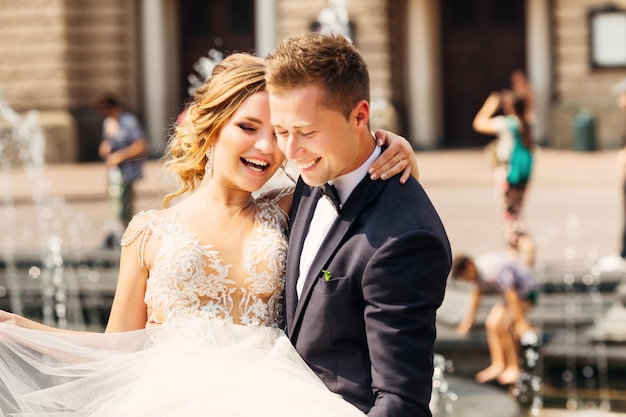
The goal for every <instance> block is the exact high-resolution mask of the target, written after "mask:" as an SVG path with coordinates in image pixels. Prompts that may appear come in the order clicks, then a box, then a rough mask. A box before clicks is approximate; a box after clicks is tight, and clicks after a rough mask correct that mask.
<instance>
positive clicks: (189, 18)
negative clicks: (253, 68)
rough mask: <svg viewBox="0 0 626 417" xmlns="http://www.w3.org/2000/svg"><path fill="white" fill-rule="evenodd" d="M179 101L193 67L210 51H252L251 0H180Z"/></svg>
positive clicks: (252, 12)
mask: <svg viewBox="0 0 626 417" xmlns="http://www.w3.org/2000/svg"><path fill="white" fill-rule="evenodd" d="M178 5H179V6H178V7H179V13H178V15H179V16H180V22H179V27H180V40H181V45H180V51H181V80H180V82H181V87H182V88H181V89H180V91H181V94H182V95H183V96H182V97H181V100H183V101H184V100H186V99H187V97H188V95H187V90H188V87H189V81H188V80H187V77H188V76H189V74H192V73H196V71H195V70H194V68H193V65H194V64H195V63H196V62H197V61H198V59H199V58H200V57H202V56H207V55H208V53H209V50H210V49H216V50H218V51H220V52H222V53H223V54H224V55H225V56H228V55H229V54H231V53H233V52H251V53H252V52H254V45H255V38H254V32H255V28H254V0H220V1H215V0H179V1H178Z"/></svg>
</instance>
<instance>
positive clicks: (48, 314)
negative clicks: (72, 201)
mask: <svg viewBox="0 0 626 417" xmlns="http://www.w3.org/2000/svg"><path fill="white" fill-rule="evenodd" d="M44 151H45V136H44V133H43V131H42V129H41V126H40V124H39V119H38V113H37V112H35V111H30V112H28V113H26V114H25V115H24V116H21V115H20V114H18V113H17V112H15V111H14V110H13V109H12V108H11V107H10V106H9V104H8V103H7V102H6V100H4V99H2V98H0V185H1V187H0V190H1V191H0V192H1V193H2V205H1V206H0V213H1V215H0V225H1V228H2V231H3V233H2V234H3V236H2V237H3V240H2V262H3V264H4V265H3V266H4V271H5V272H4V282H5V285H6V286H1V287H0V299H2V298H6V297H8V303H7V305H6V306H3V308H6V309H8V310H10V311H12V312H15V313H17V314H20V315H24V316H27V317H33V318H35V319H38V320H40V321H42V322H43V323H45V324H48V325H52V326H55V327H60V328H68V327H71V328H76V329H83V328H85V321H84V318H83V311H82V306H81V302H80V294H79V283H78V278H79V277H80V276H83V275H85V276H92V277H93V274H92V273H91V269H90V268H89V267H87V266H86V265H81V266H80V267H79V268H78V269H76V268H74V266H73V265H74V264H75V263H77V262H78V263H80V262H81V261H82V259H83V242H82V238H81V235H82V232H84V230H85V228H86V225H85V224H84V222H83V223H81V221H82V218H81V217H80V216H76V215H74V214H73V213H71V210H70V209H69V207H68V206H67V204H65V201H64V200H63V199H62V198H60V197H58V196H55V195H53V194H52V193H51V190H50V183H49V181H48V179H47V177H46V173H45V161H44ZM16 169H22V170H23V171H24V173H25V176H26V179H27V181H28V184H29V190H30V198H31V199H32V203H33V205H34V208H35V214H34V219H33V223H32V224H18V222H17V217H16V213H17V203H16V202H15V201H14V198H13V196H14V192H13V191H14V190H13V189H12V184H11V173H12V172H13V170H16ZM33 228H34V229H33ZM33 241H36V242H37V247H38V251H37V253H34V254H33V253H22V254H20V253H19V252H18V250H19V248H20V247H21V246H22V244H23V243H28V246H29V247H30V246H32V242H33ZM68 258H71V259H72V261H73V262H72V263H68V262H67V259H68ZM26 300H27V301H28V302H26ZM33 305H40V306H41V310H40V311H36V310H34V309H33V307H32V306H33Z"/></svg>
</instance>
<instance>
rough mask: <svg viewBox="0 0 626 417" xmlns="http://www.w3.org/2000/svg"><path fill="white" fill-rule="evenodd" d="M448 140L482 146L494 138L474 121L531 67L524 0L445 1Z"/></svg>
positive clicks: (447, 142)
mask: <svg viewBox="0 0 626 417" xmlns="http://www.w3.org/2000/svg"><path fill="white" fill-rule="evenodd" d="M441 6H442V14H441V16H442V25H441V27H442V32H443V33H442V40H443V51H442V52H443V53H442V56H443V93H444V124H445V125H444V129H445V132H444V142H443V145H444V146H445V147H447V148H459V147H480V146H484V145H485V144H486V143H487V142H489V141H490V140H491V139H492V138H491V137H488V136H485V135H481V134H479V133H476V132H474V130H473V129H472V120H473V119H474V116H475V115H476V112H478V110H479V109H480V107H481V106H482V104H483V102H484V100H485V99H486V98H487V96H488V95H489V93H490V92H491V91H493V90H501V89H503V88H509V86H510V74H511V72H512V71H514V70H515V69H525V68H526V54H525V36H524V35H525V29H524V28H525V1H524V0H442V2H441Z"/></svg>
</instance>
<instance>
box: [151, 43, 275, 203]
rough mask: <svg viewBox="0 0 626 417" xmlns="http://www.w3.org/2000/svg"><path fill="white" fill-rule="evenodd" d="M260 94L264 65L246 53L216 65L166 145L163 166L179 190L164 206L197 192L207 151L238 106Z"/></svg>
mask: <svg viewBox="0 0 626 417" xmlns="http://www.w3.org/2000/svg"><path fill="white" fill-rule="evenodd" d="M259 91H265V63H264V61H263V59H261V58H258V57H255V56H252V55H249V54H245V53H235V54H232V55H230V56H228V57H227V58H225V59H224V60H223V61H221V62H220V63H218V64H217V65H216V66H215V68H214V69H213V72H212V74H211V76H210V77H209V78H208V79H207V80H206V82H205V83H204V84H203V85H202V86H200V87H198V88H197V89H196V90H195V92H194V97H193V100H192V101H191V103H189V105H188V106H187V108H186V109H185V110H184V112H183V113H182V114H181V115H180V116H179V118H178V120H177V122H176V125H175V127H174V134H173V135H172V136H171V138H170V141H169V143H168V146H167V153H166V156H165V159H166V161H165V167H166V169H168V170H169V171H170V172H172V173H174V174H176V176H177V177H178V179H179V182H180V188H179V189H178V190H177V191H175V192H173V193H171V194H168V195H166V196H165V198H164V199H163V207H169V206H170V204H171V202H172V200H174V199H175V198H177V197H179V196H182V195H183V194H186V193H189V192H191V191H193V190H195V189H196V187H197V186H198V184H199V183H200V181H202V179H203V178H204V176H205V166H206V164H207V162H208V158H207V155H206V154H207V150H208V149H209V147H210V146H212V144H213V141H214V140H215V138H216V137H217V136H218V135H219V133H220V131H221V129H222V127H223V126H224V124H225V123H226V122H227V121H228V120H229V119H230V118H231V117H232V116H233V114H234V113H235V112H236V111H237V109H238V108H239V106H240V105H241V104H242V103H243V102H244V101H245V100H246V99H247V98H248V97H250V96H251V95H253V94H255V93H258V92H259Z"/></svg>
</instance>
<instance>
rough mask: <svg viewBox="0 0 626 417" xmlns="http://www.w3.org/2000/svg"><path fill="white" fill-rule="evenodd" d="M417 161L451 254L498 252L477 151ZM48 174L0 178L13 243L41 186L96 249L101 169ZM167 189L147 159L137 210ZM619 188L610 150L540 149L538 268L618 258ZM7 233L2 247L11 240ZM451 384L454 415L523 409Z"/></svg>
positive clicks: (59, 168) (484, 168)
mask: <svg viewBox="0 0 626 417" xmlns="http://www.w3.org/2000/svg"><path fill="white" fill-rule="evenodd" d="M418 159H419V164H420V170H421V182H422V184H423V186H424V188H425V189H426V191H427V192H428V194H429V195H430V197H431V199H432V201H433V203H434V205H435V207H436V208H437V209H438V211H439V214H440V215H441V218H442V220H443V222H444V224H445V226H446V229H447V232H448V235H449V238H450V241H451V244H452V248H453V251H454V252H455V253H461V252H466V253H470V254H473V255H475V254H480V253H483V252H486V251H489V250H496V249H500V248H501V247H502V243H501V226H500V223H499V220H498V213H497V202H496V199H495V196H494V192H493V183H492V178H491V173H490V170H489V166H488V164H487V160H486V159H485V158H484V156H483V153H482V151H477V150H471V151H438V152H420V153H419V154H418ZM45 174H46V176H45V177H44V178H43V179H42V178H36V177H35V178H32V177H29V176H28V175H26V173H25V172H24V171H22V170H15V171H13V172H11V173H10V174H9V175H8V177H4V178H3V177H2V174H0V180H3V179H4V180H7V182H5V183H4V184H3V186H2V189H1V190H0V198H2V199H4V200H5V201H6V200H7V199H8V200H11V199H13V201H14V203H15V207H16V210H15V211H14V212H9V211H5V213H6V215H5V217H4V219H0V224H4V225H3V227H7V226H11V227H13V228H14V230H16V231H17V233H16V234H14V236H15V237H14V238H13V240H12V242H11V244H12V245H13V246H14V247H16V248H17V251H18V252H19V251H21V250H23V251H32V250H36V244H37V239H35V238H34V236H35V235H36V230H37V223H36V222H37V220H36V219H37V216H36V207H35V205H33V201H34V199H36V198H38V195H40V194H37V193H35V195H34V196H33V192H34V191H35V192H37V190H40V191H39V192H40V193H41V192H43V193H44V194H46V193H47V194H48V195H52V196H56V197H60V198H61V199H60V200H59V201H60V202H59V204H58V205H57V209H58V207H60V208H61V211H62V212H63V213H64V214H63V215H64V216H65V218H66V219H67V221H71V222H73V223H74V224H76V225H77V226H78V228H79V229H80V230H79V231H78V232H77V233H75V236H78V239H80V242H79V244H80V245H82V246H83V247H85V248H87V249H91V248H95V247H97V246H98V245H99V243H100V241H101V237H102V233H103V230H104V228H105V227H106V225H107V219H108V218H109V208H108V204H107V202H106V199H105V187H106V176H105V169H104V167H103V165H102V164H100V163H86V164H57V165H51V166H48V167H47V168H46V170H45ZM171 186H172V183H171V180H169V179H168V178H166V177H164V176H163V175H162V173H161V171H160V165H159V163H158V162H156V161H151V162H150V163H148V164H147V167H146V176H145V179H144V180H142V181H141V182H140V183H139V185H138V187H137V191H138V196H139V198H138V202H137V209H139V210H144V209H149V208H158V207H159V206H160V197H161V196H162V195H163V193H164V191H165V190H167V189H171ZM621 188H622V168H621V167H620V166H619V165H618V162H617V159H616V153H615V151H602V152H592V153H579V152H575V151H569V150H551V149H544V150H540V151H539V152H538V153H537V159H536V165H535V173H534V177H533V182H532V185H531V187H530V189H529V191H528V197H527V202H526V218H527V222H528V224H529V226H530V229H531V231H532V233H533V235H534V236H535V238H536V240H537V244H538V253H537V265H538V267H539V268H542V267H547V266H553V267H558V266H559V265H562V264H563V262H565V259H566V253H568V254H569V255H568V256H569V257H570V258H571V259H573V260H574V262H577V263H580V264H581V265H582V264H583V263H584V262H585V260H586V259H588V258H593V259H595V258H603V260H604V261H605V262H607V263H608V262H609V261H611V260H612V259H614V258H612V256H614V255H615V254H616V253H617V252H618V250H619V241H620V235H621V229H622V222H623V219H622V215H623V213H622V201H621ZM63 202H64V203H63ZM44 215H45V213H44ZM6 219H9V221H8V222H7V221H6ZM3 221H4V223H2V222H3ZM3 234H4V235H5V236H3V240H2V241H1V242H0V249H3V248H5V246H3V245H5V244H6V242H7V239H6V234H5V233H3ZM452 389H453V390H456V391H457V393H458V394H459V397H460V399H459V400H458V402H457V407H455V412H454V413H453V415H455V416H459V417H464V416H467V417H473V416H481V417H489V414H488V411H491V410H492V411H493V412H494V414H493V415H494V416H495V415H497V416H505V415H512V416H513V415H516V414H517V412H518V411H519V410H516V408H515V404H514V403H512V402H511V401H510V397H508V396H507V394H506V393H505V392H504V391H502V390H498V389H494V388H493V387H489V386H478V385H476V384H473V383H468V381H455V382H454V383H453V386H452ZM477 402H479V403H480V402H482V403H483V404H484V403H485V402H487V403H489V404H495V403H498V404H508V405H503V407H504V409H494V408H493V407H491V408H484V407H478V406H477V405H476V404H477ZM505 410H506V411H505ZM511 413H512V414H511ZM564 413H565V412H564V411H563V410H543V411H542V413H541V415H543V416H552V415H558V416H559V417H560V416H562V415H574V413H573V412H566V413H565V414H564ZM579 414H580V413H579ZM585 415H596V414H590V412H587V414H585Z"/></svg>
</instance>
